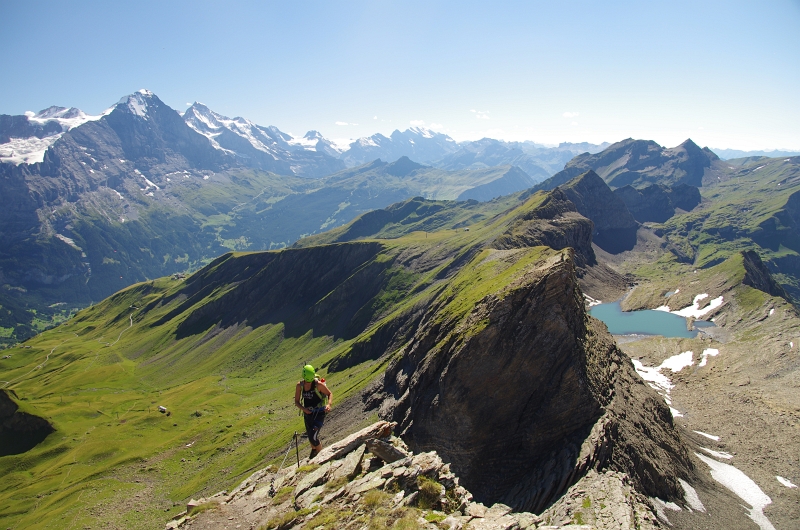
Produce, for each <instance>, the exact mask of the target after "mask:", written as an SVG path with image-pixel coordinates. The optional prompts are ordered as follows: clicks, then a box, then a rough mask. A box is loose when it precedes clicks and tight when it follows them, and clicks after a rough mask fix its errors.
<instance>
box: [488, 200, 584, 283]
mask: <svg viewBox="0 0 800 530" xmlns="http://www.w3.org/2000/svg"><path fill="white" fill-rule="evenodd" d="M593 231H594V225H593V223H592V221H591V220H589V219H587V218H586V217H584V216H582V215H581V214H579V213H578V211H577V209H576V208H575V205H574V204H573V203H572V201H570V200H569V198H568V197H567V195H566V194H565V193H564V192H563V191H562V190H560V189H555V190H553V191H551V192H550V193H548V194H547V195H546V197H545V198H544V200H543V201H542V202H541V203H539V204H538V205H536V206H535V207H534V208H531V209H528V210H524V211H522V212H521V213H520V214H519V215H517V217H516V218H515V219H513V220H512V222H511V223H510V224H509V227H508V229H506V230H505V231H504V232H503V233H502V234H501V235H499V236H498V237H497V238H496V239H495V240H494V241H493V242H492V243H491V246H492V247H493V248H496V249H500V250H510V249H515V248H524V247H535V246H540V245H543V246H547V247H550V248H552V249H555V250H561V249H564V248H568V247H569V248H572V249H574V251H575V263H576V264H577V266H578V268H580V269H583V268H584V267H586V266H587V265H593V264H594V263H595V262H596V258H595V255H594V250H592V232H593Z"/></svg>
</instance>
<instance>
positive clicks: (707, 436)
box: [694, 431, 719, 442]
mask: <svg viewBox="0 0 800 530" xmlns="http://www.w3.org/2000/svg"><path fill="white" fill-rule="evenodd" d="M694 432H696V433H697V434H699V435H700V436H705V437H706V438H708V439H709V440H714V441H715V442H718V441H719V436H715V435H713V434H708V433H705V432H702V431H694Z"/></svg>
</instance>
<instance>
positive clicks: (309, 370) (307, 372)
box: [303, 364, 316, 383]
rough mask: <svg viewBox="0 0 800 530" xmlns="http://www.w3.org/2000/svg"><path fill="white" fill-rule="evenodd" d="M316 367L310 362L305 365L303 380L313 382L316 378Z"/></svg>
mask: <svg viewBox="0 0 800 530" xmlns="http://www.w3.org/2000/svg"><path fill="white" fill-rule="evenodd" d="M315 375H316V374H315V373H314V367H313V366H311V365H310V364H307V365H305V366H304V367H303V381H307V382H309V383H310V382H311V381H313V380H314V376H315Z"/></svg>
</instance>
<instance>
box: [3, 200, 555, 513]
mask: <svg viewBox="0 0 800 530" xmlns="http://www.w3.org/2000/svg"><path fill="white" fill-rule="evenodd" d="M543 197H544V195H537V196H535V197H533V198H531V199H530V200H529V201H527V203H525V204H523V205H521V206H520V207H519V209H517V210H511V211H509V212H506V213H505V214H503V215H498V216H495V217H494V218H490V219H486V220H484V221H481V222H478V223H475V224H474V225H472V228H471V230H470V231H469V232H465V231H463V230H441V231H437V232H432V233H423V232H412V233H409V234H407V235H405V236H403V237H401V238H397V239H392V240H380V241H379V240H371V241H370V240H367V241H363V242H354V243H346V244H335V245H325V246H319V247H313V248H308V249H287V250H284V251H280V252H263V253H244V254H226V255H224V256H222V257H220V258H218V259H216V260H215V261H213V262H212V263H210V264H209V265H208V266H206V267H205V268H203V269H202V270H200V271H198V273H196V274H194V275H193V276H191V277H189V278H187V279H185V280H182V279H174V278H162V279H157V280H152V281H147V282H144V283H139V284H136V285H134V286H131V287H129V288H127V289H125V290H123V291H120V292H119V293H117V294H115V295H114V296H112V297H110V298H108V299H106V300H104V301H103V302H101V303H99V304H97V305H94V306H92V307H90V308H87V309H85V310H83V311H81V312H80V313H79V314H78V315H77V316H76V317H74V318H72V319H71V320H69V321H68V322H66V323H65V324H63V325H61V326H59V327H58V328H56V329H53V330H49V331H46V332H44V333H42V334H40V335H38V336H36V337H34V338H32V339H30V340H28V341H27V342H26V343H25V344H24V345H19V346H17V347H14V348H11V349H9V350H7V351H6V352H4V354H7V355H8V357H6V356H5V355H4V356H3V357H4V358H2V359H0V380H1V381H0V386H2V387H4V388H9V389H13V390H14V391H15V392H16V394H17V395H18V396H19V397H20V399H21V401H20V403H21V405H22V408H23V409H24V410H25V411H27V412H29V413H31V414H36V415H38V416H41V417H44V418H46V419H48V420H49V421H50V422H51V423H52V424H53V425H54V427H55V428H56V432H54V433H53V434H51V435H50V436H49V437H48V438H47V439H46V440H45V441H44V442H42V443H41V444H40V445H38V446H36V447H35V448H34V449H32V450H30V451H28V452H26V453H24V454H20V455H11V456H5V457H1V458H0V473H1V474H2V476H3V477H4V480H3V482H2V485H1V486H0V522H2V524H5V525H6V527H14V528H23V527H24V528H52V527H85V526H96V525H98V524H100V522H104V521H109V523H110V524H112V525H114V526H117V527H128V528H145V527H147V528H151V527H153V526H154V525H156V526H157V525H160V524H162V523H163V521H164V520H166V519H168V518H169V516H170V515H171V514H173V513H175V512H177V511H180V509H181V505H180V503H181V502H183V501H185V500H187V498H188V497H189V496H191V495H194V494H198V493H199V492H204V493H214V492H216V491H218V490H220V489H223V488H228V487H230V486H231V485H233V484H235V483H237V482H238V481H240V480H241V479H242V477H243V476H244V475H246V474H247V473H249V472H250V471H252V470H253V469H255V468H257V467H261V466H263V465H264V464H265V462H266V461H267V460H269V459H272V458H274V457H275V456H276V455H277V454H279V453H280V451H281V450H282V449H283V448H284V447H286V444H287V442H288V441H289V439H290V437H291V433H293V432H294V431H295V430H299V431H300V430H302V426H301V425H302V424H301V418H299V417H298V416H297V414H296V410H295V409H294V407H293V406H292V404H291V399H292V395H293V385H294V383H295V381H296V380H297V378H298V374H299V371H300V367H301V366H302V365H303V364H305V363H307V362H311V363H313V364H314V365H316V366H322V367H327V368H323V369H322V373H323V375H326V376H329V377H328V379H329V382H330V384H331V388H332V390H333V391H334V393H335V394H336V401H337V402H338V403H341V402H342V401H343V400H345V399H346V398H347V397H348V396H351V395H353V394H354V393H356V392H358V391H360V390H361V389H362V388H363V387H364V386H365V385H366V384H367V383H368V382H369V381H370V380H371V379H372V378H373V377H374V376H375V375H376V374H378V373H381V372H382V369H383V363H384V362H385V360H386V359H387V358H388V357H387V355H386V354H387V353H388V354H391V352H392V351H394V350H395V348H397V347H399V343H396V341H397V340H402V337H403V336H404V333H405V334H407V333H409V332H412V331H413V323H414V318H415V316H414V315H415V314H416V313H417V312H418V308H419V307H421V306H424V305H427V304H430V303H434V300H440V302H438V303H440V304H441V306H442V308H443V309H442V315H443V318H448V319H453V318H455V319H460V318H463V317H464V314H465V312H467V311H468V310H469V307H470V304H471V303H473V302H474V301H475V300H477V299H479V298H480V297H482V296H484V295H486V294H487V293H489V292H501V291H502V289H503V288H504V286H505V285H507V284H508V283H510V282H513V281H514V278H515V277H516V276H517V275H518V274H521V273H522V272H524V270H525V267H527V266H528V265H531V264H532V263H535V262H537V261H538V260H540V259H543V258H545V257H547V256H548V255H550V254H551V253H552V251H549V250H547V249H544V248H532V249H528V250H524V251H523V252H527V254H526V255H525V256H527V257H524V259H523V257H522V256H518V258H519V259H517V260H515V265H513V266H510V265H509V263H507V262H506V261H503V260H499V261H498V260H494V261H493V260H487V259H485V258H486V257H487V256H486V255H485V254H486V251H485V250H482V248H483V247H484V246H485V244H486V242H488V241H491V240H493V239H494V238H495V237H497V235H498V234H501V233H502V232H503V231H504V230H506V229H507V228H508V225H509V223H511V222H513V221H514V220H515V219H517V217H518V216H519V215H520V211H522V212H523V213H524V212H525V211H529V210H531V209H535V208H536V207H537V206H538V204H540V203H541V201H542V200H543ZM459 271H461V272H459ZM448 278H453V279H452V280H450V279H448ZM392 337H394V339H392ZM398 337H399V338H400V339H398ZM392 340H394V341H395V342H392ZM334 371H335V373H333V372H334ZM159 405H163V406H165V407H167V408H168V410H169V412H170V415H169V416H167V415H165V414H161V413H159V412H158V410H157V407H158V406H159ZM353 427H357V425H354V426H353ZM174 503H177V505H173V504H174Z"/></svg>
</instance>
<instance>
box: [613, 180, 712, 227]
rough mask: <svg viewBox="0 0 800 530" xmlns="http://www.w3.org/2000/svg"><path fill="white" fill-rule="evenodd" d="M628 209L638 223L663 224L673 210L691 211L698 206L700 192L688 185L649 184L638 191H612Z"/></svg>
mask: <svg viewBox="0 0 800 530" xmlns="http://www.w3.org/2000/svg"><path fill="white" fill-rule="evenodd" d="M614 195H616V196H617V197H619V198H620V199H621V200H622V202H624V203H625V206H627V207H628V210H630V213H631V214H633V217H634V218H635V219H636V220H637V221H639V222H640V223H647V222H655V223H663V222H664V221H666V220H667V219H669V218H670V217H672V216H673V215H675V209H676V208H680V209H682V210H686V211H689V210H692V209H693V208H694V207H695V206H697V205H698V204H700V200H701V197H700V190H699V189H697V188H696V187H695V186H689V185H688V184H679V185H677V186H673V187H671V188H668V187H666V186H661V185H658V184H651V185H649V186H645V187H643V188H640V189H636V188H634V187H633V186H623V187H621V188H617V189H615V190H614Z"/></svg>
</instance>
